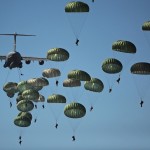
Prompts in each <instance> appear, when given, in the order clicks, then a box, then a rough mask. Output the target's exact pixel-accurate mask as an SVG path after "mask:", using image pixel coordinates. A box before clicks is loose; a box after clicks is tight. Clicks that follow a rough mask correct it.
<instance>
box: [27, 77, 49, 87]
mask: <svg viewBox="0 0 150 150" xmlns="http://www.w3.org/2000/svg"><path fill="white" fill-rule="evenodd" d="M27 83H28V84H29V85H30V86H32V87H43V86H47V85H49V81H48V80H47V79H46V78H44V77H40V78H33V79H29V80H27Z"/></svg>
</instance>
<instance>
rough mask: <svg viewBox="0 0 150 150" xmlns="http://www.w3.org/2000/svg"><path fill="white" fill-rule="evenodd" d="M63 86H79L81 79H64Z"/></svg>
mask: <svg viewBox="0 0 150 150" xmlns="http://www.w3.org/2000/svg"><path fill="white" fill-rule="evenodd" d="M63 86H64V87H78V86H81V81H80V80H78V79H66V80H64V82H63Z"/></svg>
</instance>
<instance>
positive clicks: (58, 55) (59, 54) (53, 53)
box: [47, 48, 69, 61]
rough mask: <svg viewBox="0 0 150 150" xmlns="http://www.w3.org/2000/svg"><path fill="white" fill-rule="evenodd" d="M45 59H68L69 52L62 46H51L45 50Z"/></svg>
mask: <svg viewBox="0 0 150 150" xmlns="http://www.w3.org/2000/svg"><path fill="white" fill-rule="evenodd" d="M47 59H49V60H51V61H66V60H68V59H69V53H68V51H67V50H65V49H63V48H52V49H50V50H48V52H47Z"/></svg>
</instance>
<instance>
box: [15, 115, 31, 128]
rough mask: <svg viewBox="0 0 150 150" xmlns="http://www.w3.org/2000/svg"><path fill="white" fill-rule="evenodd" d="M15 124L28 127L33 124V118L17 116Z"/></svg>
mask: <svg viewBox="0 0 150 150" xmlns="http://www.w3.org/2000/svg"><path fill="white" fill-rule="evenodd" d="M14 124H15V125H16V126H19V127H28V126H30V125H31V120H30V119H29V118H27V117H25V116H17V117H16V118H15V119H14Z"/></svg>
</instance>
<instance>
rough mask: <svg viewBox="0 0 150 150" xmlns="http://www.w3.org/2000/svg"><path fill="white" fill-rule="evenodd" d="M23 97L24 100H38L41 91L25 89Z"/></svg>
mask: <svg viewBox="0 0 150 150" xmlns="http://www.w3.org/2000/svg"><path fill="white" fill-rule="evenodd" d="M22 97H23V99H24V100H36V99H38V98H39V92H38V91H36V90H32V89H29V90H25V91H23V93H22Z"/></svg>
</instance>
